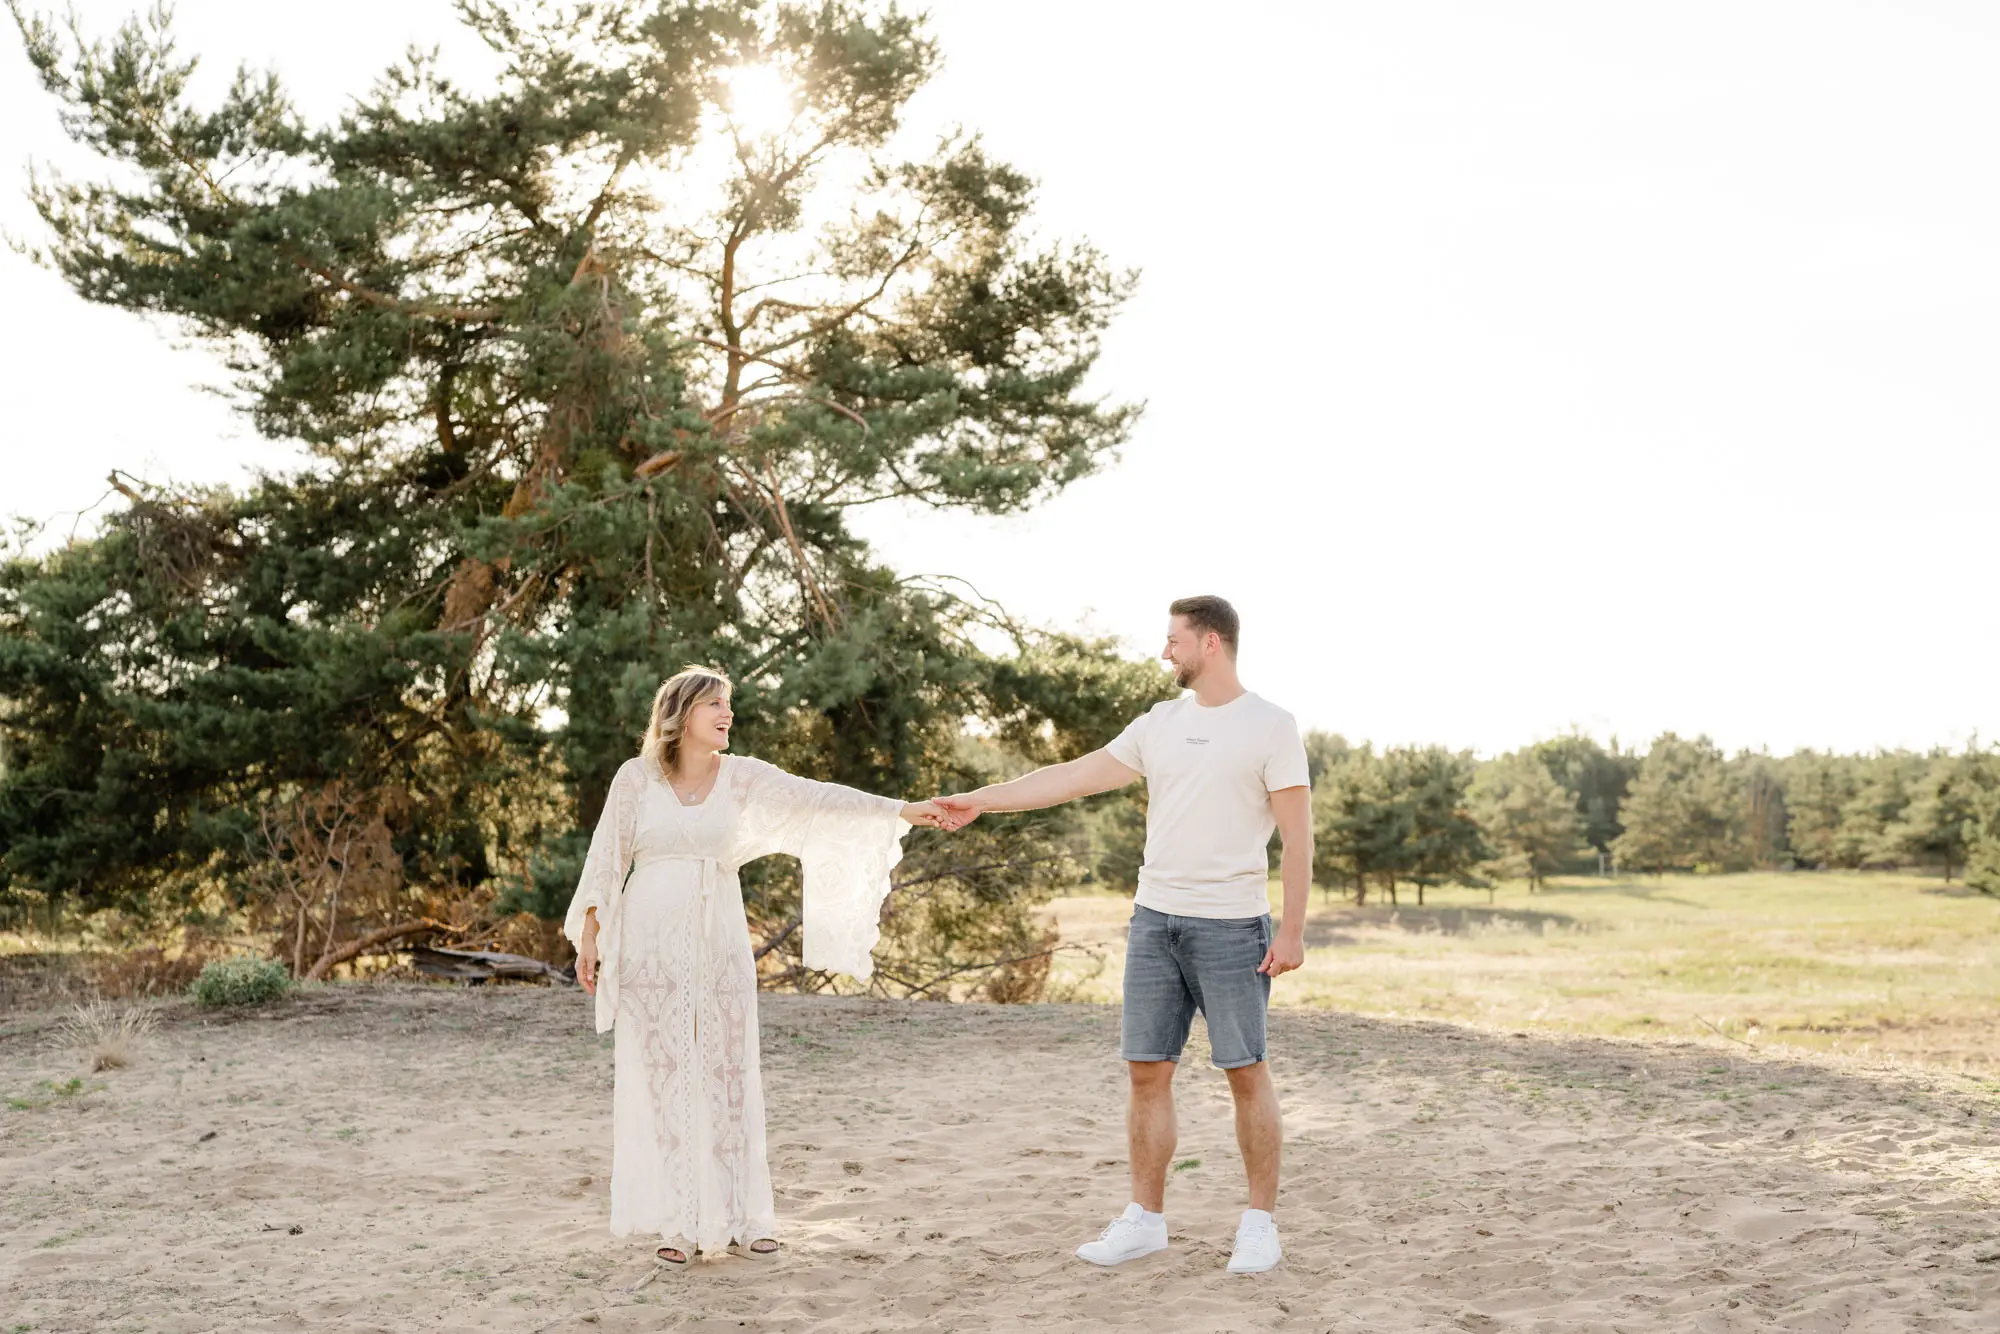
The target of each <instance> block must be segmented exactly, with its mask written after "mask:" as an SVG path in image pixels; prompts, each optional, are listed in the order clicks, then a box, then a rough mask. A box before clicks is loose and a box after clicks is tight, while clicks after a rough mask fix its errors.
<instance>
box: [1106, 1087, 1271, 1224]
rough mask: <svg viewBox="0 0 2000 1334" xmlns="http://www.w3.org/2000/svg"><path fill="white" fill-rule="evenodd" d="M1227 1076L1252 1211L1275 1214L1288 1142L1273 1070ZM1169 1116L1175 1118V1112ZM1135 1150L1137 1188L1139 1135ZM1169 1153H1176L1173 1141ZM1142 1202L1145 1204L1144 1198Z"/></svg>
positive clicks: (1135, 1140) (1134, 1136) (1134, 1170)
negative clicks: (1279, 1179)
mask: <svg viewBox="0 0 2000 1334" xmlns="http://www.w3.org/2000/svg"><path fill="white" fill-rule="evenodd" d="M1133 1068H1134V1069H1135V1070H1136V1069H1137V1067H1136V1066H1135V1067H1133ZM1224 1073H1225V1074H1227V1075H1228V1076H1229V1092H1230V1093H1231V1095H1233V1096H1234V1097H1235V1099H1236V1147H1237V1148H1239V1149H1241V1150H1242V1151H1243V1171H1244V1174H1245V1175H1246V1176H1248V1177H1249V1178H1250V1207H1251V1208H1252V1209H1262V1210H1263V1211H1264V1212H1265V1213H1271V1212H1273V1210H1274V1209H1275V1208H1276V1206H1277V1203H1278V1160H1279V1158H1280V1157H1281V1156H1282V1153H1283V1149H1284V1138H1285V1132H1284V1129H1283V1127H1282V1126H1281V1124H1280V1123H1279V1120H1278V1091H1277V1089H1276V1088H1274V1087H1273V1086H1272V1084H1271V1067H1270V1065H1269V1063H1267V1062H1264V1061H1259V1062H1257V1064H1255V1065H1241V1066H1238V1067H1237V1068H1236V1069H1234V1070H1228V1071H1225V1072H1224ZM1133 1087H1134V1089H1135V1090H1136V1089H1137V1087H1138V1084H1137V1077H1136V1075H1135V1076H1134V1082H1133ZM1168 1115H1169V1116H1171V1115H1172V1111H1171V1110H1169V1112H1168ZM1132 1146H1133V1147H1132V1180H1133V1183H1134V1185H1135V1186H1136V1185H1137V1183H1138V1180H1139V1149H1138V1136H1137V1134H1136V1132H1135V1133H1134V1135H1133V1141H1132ZM1167 1152H1168V1153H1170V1154H1171V1153H1172V1152H1173V1147H1172V1141H1171V1139H1169V1141H1168V1148H1167ZM1138 1199H1139V1202H1140V1203H1141V1204H1145V1197H1144V1196H1143V1195H1142V1196H1139V1197H1138ZM1146 1207H1147V1208H1149V1209H1150V1208H1152V1207H1153V1206H1152V1205H1150V1204H1148V1205H1146Z"/></svg>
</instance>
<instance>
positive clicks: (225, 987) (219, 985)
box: [188, 955, 292, 1005]
mask: <svg viewBox="0 0 2000 1334" xmlns="http://www.w3.org/2000/svg"><path fill="white" fill-rule="evenodd" d="M291 989H292V976H291V974H290V973H287V972H286V971H285V966H284V965H283V964H281V963H273V962H271V960H269V959H253V958H251V957H249V956H248V955H239V956H238V957H236V958H234V959H217V960H216V961H215V962H214V963H212V964H210V965H208V967H206V968H204V969H202V970H201V975H200V976H198V977H196V978H195V980H194V985H193V986H191V987H190V988H188V990H189V991H190V992H191V993H192V994H193V996H194V998H195V1000H196V1001H198V1002H199V1003H201V1004H203V1005H258V1004H261V1003H263V1002H264V1001H267V1000H274V999H276V998H277V997H279V996H282V995H284V994H285V993H286V992H287V991H290V990H291Z"/></svg>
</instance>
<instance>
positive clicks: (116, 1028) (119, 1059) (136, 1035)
mask: <svg viewBox="0 0 2000 1334" xmlns="http://www.w3.org/2000/svg"><path fill="white" fill-rule="evenodd" d="M159 1018H160V1016H159V1012H158V1011H157V1010H155V1009H154V1008H153V1007H152V1006H150V1005H115V1004H113V1003H112V1002H110V1001H104V1000H96V1001H90V1002H88V1003H86V1004H83V1005H79V1006H77V1007H76V1008H75V1009H74V1010H72V1011H71V1012H70V1017H69V1018H68V1019H67V1020H65V1021H64V1022H63V1025H62V1027H61V1028H59V1029H57V1030H56V1039H57V1041H58V1042H59V1043H61V1045H62V1046H64V1047H67V1048H73V1049H75V1050H78V1051H81V1052H83V1053H84V1054H85V1055H87V1056H88V1057H89V1058H90V1071H91V1073H92V1074H96V1073H97V1072H98V1071H100V1070H122V1069H124V1068H125V1067H126V1066H128V1065H130V1064H131V1063H132V1058H133V1056H134V1055H136V1054H137V1052H138V1048H139V1044H140V1043H141V1042H143V1041H144V1040H145V1039H146V1037H147V1035H149V1034H150V1033H151V1032H152V1031H153V1028H154V1026H155V1025H156V1024H158V1023H159Z"/></svg>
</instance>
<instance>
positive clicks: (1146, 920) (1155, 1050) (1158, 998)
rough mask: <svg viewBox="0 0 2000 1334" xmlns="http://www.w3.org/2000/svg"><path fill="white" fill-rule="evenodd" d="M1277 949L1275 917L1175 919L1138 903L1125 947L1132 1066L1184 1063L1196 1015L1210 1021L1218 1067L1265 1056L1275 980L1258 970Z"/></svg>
mask: <svg viewBox="0 0 2000 1334" xmlns="http://www.w3.org/2000/svg"><path fill="white" fill-rule="evenodd" d="M1270 948H1271V915H1270V914H1269V913H1265V914H1264V915H1263V916H1261V917H1175V916H1171V915H1169V914H1167V913H1163V912H1155V911H1153V910H1152V909H1151V908H1141V907H1139V906H1137V905H1134V906H1133V909H1132V927H1131V930H1130V931H1129V932H1128V933H1127V935H1126V943H1125V1017H1124V1020H1123V1033H1122V1040H1121V1042H1120V1044H1119V1046H1120V1052H1121V1054H1122V1055H1123V1056H1124V1058H1125V1059H1126V1060H1128V1061H1178V1060H1180V1058H1181V1048H1182V1047H1183V1046H1185V1045H1186V1044H1187V1036H1188V1028H1189V1026H1190V1025H1192V1024H1193V1022H1194V1012H1195V1011H1196V1010H1200V1011H1201V1016H1202V1018H1203V1019H1204V1020H1206V1021H1207V1023H1208V1046H1209V1051H1210V1054H1211V1055H1212V1056H1213V1057H1214V1060H1215V1064H1216V1067H1217V1068H1218V1069H1222V1070H1232V1069H1235V1068H1236V1067H1237V1066H1242V1065H1255V1064H1257V1062H1259V1061H1261V1060H1263V1059H1264V1012H1265V1011H1266V1010H1267V1009H1269V1008H1270V1003H1271V979H1270V978H1269V977H1267V976H1265V975H1264V974H1263V973H1260V972H1258V971H1257V965H1258V964H1260V963H1262V962H1264V954H1265V951H1267V950H1269V949H1270Z"/></svg>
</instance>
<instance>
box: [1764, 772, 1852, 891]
mask: <svg viewBox="0 0 2000 1334" xmlns="http://www.w3.org/2000/svg"><path fill="white" fill-rule="evenodd" d="M1780 769H1781V772H1782V774H1783V776H1784V785H1785V816H1786V823H1785V841H1786V843H1787V844H1788V845H1789V846H1790V848H1791V850H1792V855H1793V857H1795V858H1796V859H1797V861H1798V863H1799V865H1801V866H1809V867H1826V866H1846V865H1850V864H1854V863H1850V862H1848V861H1847V860H1846V857H1847V855H1848V854H1847V845H1846V844H1845V842H1844V841H1843V839H1842V837H1841V825H1842V822H1843V820H1844V819H1845V813H1846V810H1847V805H1848V803H1849V802H1851V801H1853V800H1854V795H1855V788H1856V783H1855V773H1854V763H1853V761H1852V759H1851V758H1849V757H1848V756H1844V755H1828V754H1822V753H1821V752H1819V751H1813V750H1802V751H1798V752H1796V753H1794V754H1792V755H1790V756H1787V757H1786V758H1785V759H1784V760H1783V761H1781V762H1780Z"/></svg>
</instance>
